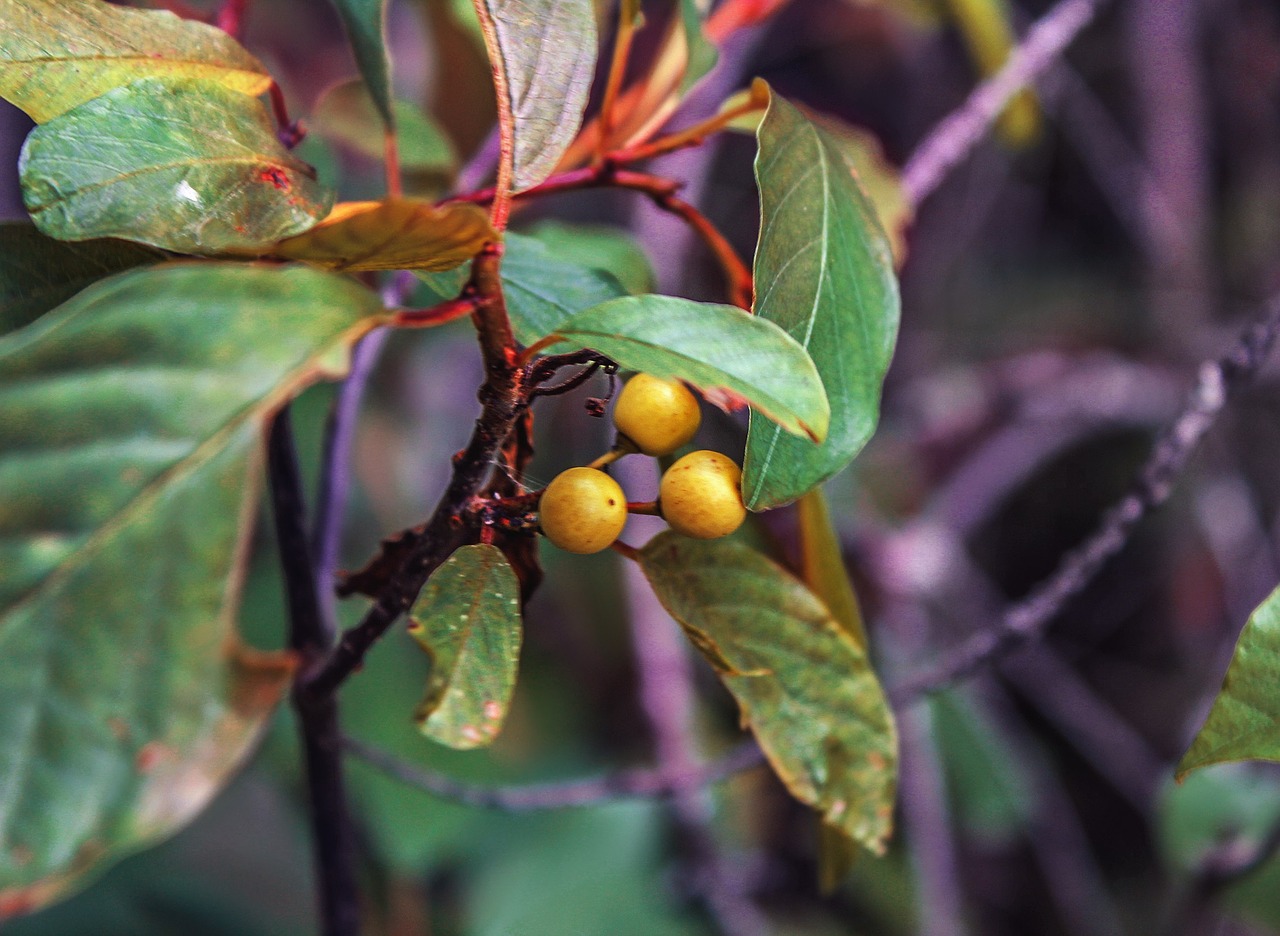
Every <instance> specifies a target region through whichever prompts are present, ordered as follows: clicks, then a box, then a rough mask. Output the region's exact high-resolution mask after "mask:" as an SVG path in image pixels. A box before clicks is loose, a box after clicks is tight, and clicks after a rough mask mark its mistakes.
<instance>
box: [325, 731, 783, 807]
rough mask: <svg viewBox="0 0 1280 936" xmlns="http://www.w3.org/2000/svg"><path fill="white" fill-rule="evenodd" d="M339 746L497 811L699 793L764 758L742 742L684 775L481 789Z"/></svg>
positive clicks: (624, 774)
mask: <svg viewBox="0 0 1280 936" xmlns="http://www.w3.org/2000/svg"><path fill="white" fill-rule="evenodd" d="M342 743H343V746H344V747H346V749H347V750H348V751H350V752H351V753H352V754H353V755H355V756H356V757H359V758H360V759H361V760H363V761H366V762H368V763H369V764H371V765H372V766H374V767H376V768H378V769H379V770H381V771H382V772H383V773H385V774H386V775H387V776H389V777H393V778H394V779H396V780H399V781H400V782H401V783H405V784H407V785H409V786H412V787H416V788H418V789H419V790H423V791H425V792H427V793H430V794H431V795H432V796H438V797H440V798H441V799H447V800H450V801H452V802H455V803H462V804H463V805H465V806H475V807H477V808H480V809H496V810H499V811H501V812H537V811H540V810H548V809H571V808H576V807H582V806H599V805H602V804H605V803H614V802H618V801H619V800H627V799H649V798H652V797H655V796H672V795H674V794H676V793H680V792H682V791H684V790H699V789H702V788H704V787H707V786H711V785H712V784H716V783H720V782H721V781H723V780H727V779H728V778H729V777H732V776H734V775H735V774H738V773H741V772H743V771H744V770H750V769H751V768H753V767H758V766H760V765H761V764H763V763H764V755H763V754H761V753H760V748H759V747H758V746H757V745H756V743H755V741H744V742H743V743H742V744H740V745H738V746H737V747H735V748H734V749H733V750H731V751H730V752H729V753H728V754H726V755H725V756H724V757H721V758H720V759H718V760H715V761H711V762H710V763H706V764H700V765H698V766H697V767H694V768H691V769H689V770H688V771H687V772H685V773H682V774H676V773H672V772H671V771H668V770H663V769H661V768H657V767H647V768H641V769H637V770H620V771H617V772H615V773H607V774H601V775H600V776H598V777H589V778H586V779H582V780H565V781H560V782H556V783H532V784H526V785H521V786H482V785H479V784H472V783H465V782H463V781H461V780H456V779H454V778H453V777H449V776H445V775H444V774H440V773H436V772H434V771H431V770H426V769H424V768H422V767H419V766H417V765H416V764H411V763H409V762H408V761H404V760H401V759H400V758H398V757H396V756H395V755H394V754H388V753H387V752H386V751H383V750H382V749H380V748H377V747H374V746H372V745H370V744H366V743H365V742H363V741H360V740H357V739H355V738H350V737H348V738H344V739H343V742H342Z"/></svg>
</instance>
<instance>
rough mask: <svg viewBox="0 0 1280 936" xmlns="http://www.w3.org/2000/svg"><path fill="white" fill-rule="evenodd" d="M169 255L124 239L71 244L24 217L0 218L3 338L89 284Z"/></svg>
mask: <svg viewBox="0 0 1280 936" xmlns="http://www.w3.org/2000/svg"><path fill="white" fill-rule="evenodd" d="M164 257H165V255H164V254H162V253H161V252H160V251H158V250H152V249H151V248H149V247H143V246H141V245H139V244H130V243H127V242H125V241H115V240H96V241H84V242H83V243H79V244H68V243H65V242H63V241H57V240H54V239H53V238H51V237H45V236H44V235H43V234H41V233H40V232H39V231H37V230H36V229H35V228H34V227H32V226H31V225H30V224H28V223H26V222H25V221H4V222H0V336H3V335H4V334H5V333H6V332H11V331H13V330H14V329H15V328H21V327H22V326H23V325H26V324H27V323H29V322H33V321H35V320H36V319H37V318H39V317H40V316H41V315H43V314H44V313H46V312H48V311H49V310H50V309H52V308H53V307H54V306H56V305H58V304H60V303H62V302H65V301H66V300H68V299H70V298H71V297H72V296H74V295H75V294H76V293H78V292H79V291H80V290H82V289H84V288H85V287H86V286H88V285H89V284H90V283H93V282H96V281H97V280H100V279H103V278H104V277H107V276H110V275H111V274H112V273H118V272H120V271H121V270H127V269H128V268H129V267H135V266H142V265H144V264H147V263H156V262H158V261H160V260H163V259H164Z"/></svg>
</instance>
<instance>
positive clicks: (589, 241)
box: [528, 221, 657, 308]
mask: <svg viewBox="0 0 1280 936" xmlns="http://www.w3.org/2000/svg"><path fill="white" fill-rule="evenodd" d="M528 233H529V236H531V237H534V238H536V239H537V240H539V241H541V242H542V243H543V244H545V245H546V247H547V249H548V250H550V251H551V253H552V254H554V255H555V256H557V257H573V260H574V262H575V263H581V264H582V265H584V266H587V267H591V268H592V269H595V270H603V271H604V272H605V273H607V274H609V275H610V276H611V277H613V278H616V279H617V281H618V282H619V283H621V284H622V286H623V288H624V289H625V290H626V291H627V292H628V293H629V294H631V295H633V296H638V295H640V294H641V293H648V292H653V291H654V289H655V287H656V284H657V279H656V277H655V276H654V273H653V265H652V264H651V263H650V262H649V256H648V254H646V253H645V252H644V248H643V247H641V246H640V244H638V243H637V242H636V240H635V238H633V237H632V236H631V235H629V234H627V233H626V232H624V231H623V230H621V229H620V228H614V227H607V226H605V225H602V224H565V223H563V222H561V221H541V222H539V223H538V224H536V225H534V226H533V227H532V228H530V229H529V231H528ZM607 298H613V297H607ZM603 301H604V299H603V298H601V299H597V300H596V302H603ZM596 302H590V303H587V304H586V305H584V306H582V308H586V307H587V306H589V305H595V304H596Z"/></svg>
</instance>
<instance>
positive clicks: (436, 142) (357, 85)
mask: <svg viewBox="0 0 1280 936" xmlns="http://www.w3.org/2000/svg"><path fill="white" fill-rule="evenodd" d="M391 112H392V114H393V115H394V116H395V121H396V135H397V137H398V138H399V141H400V168H401V169H402V170H404V172H405V173H427V172H452V171H453V169H454V168H455V167H456V166H457V163H458V154H457V153H456V152H454V149H453V143H452V142H450V140H449V138H448V137H447V136H446V135H445V133H444V131H443V130H442V129H440V127H438V126H437V125H436V123H435V121H434V120H432V119H431V118H430V117H428V116H427V115H426V114H425V113H423V112H422V111H421V110H420V109H419V108H417V107H415V106H413V105H412V104H410V103H409V102H408V101H399V100H393V101H392V102H391ZM310 124H311V128H312V130H313V131H314V132H315V133H319V134H320V135H321V136H325V137H328V138H330V139H332V140H336V141H337V142H339V143H342V144H343V145H345V146H349V147H351V148H352V149H354V150H356V151H357V152H359V153H361V154H363V155H365V156H369V157H372V158H374V159H381V158H382V157H383V154H384V147H383V140H382V131H383V126H382V118H381V116H380V115H379V113H378V109H377V105H375V104H374V102H373V97H372V96H371V95H370V94H369V89H368V87H367V86H366V85H365V84H364V82H362V81H345V82H343V83H342V84H339V85H335V86H334V87H332V88H330V89H329V90H328V91H326V92H325V93H324V94H323V95H322V96H321V98H320V100H319V102H318V103H317V104H316V107H315V111H314V113H313V114H312V115H311V121H310Z"/></svg>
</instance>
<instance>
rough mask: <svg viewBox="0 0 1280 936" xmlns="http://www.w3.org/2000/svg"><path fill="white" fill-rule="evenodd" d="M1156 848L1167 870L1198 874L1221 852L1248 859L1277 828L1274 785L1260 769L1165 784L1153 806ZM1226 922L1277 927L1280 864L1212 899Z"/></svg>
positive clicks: (1279, 816)
mask: <svg viewBox="0 0 1280 936" xmlns="http://www.w3.org/2000/svg"><path fill="white" fill-rule="evenodd" d="M1158 817H1159V826H1158V831H1159V843H1160V850H1161V852H1162V853H1163V855H1164V859H1165V861H1166V862H1167V864H1168V866H1169V867H1170V868H1172V869H1175V870H1176V871H1177V872H1178V873H1180V874H1186V875H1195V874H1197V873H1201V874H1202V873H1203V871H1204V868H1205V866H1206V861H1207V860H1208V859H1209V856H1211V855H1214V854H1215V853H1216V854H1218V855H1221V854H1222V852H1223V850H1224V849H1230V850H1231V851H1232V852H1234V853H1236V854H1245V855H1248V854H1251V853H1255V852H1256V850H1258V849H1261V848H1262V847H1263V844H1264V842H1265V841H1266V839H1267V837H1268V836H1269V835H1270V834H1271V831H1272V829H1273V828H1274V827H1275V824H1276V823H1277V822H1280V783H1277V778H1276V774H1275V772H1274V771H1272V770H1268V769H1266V768H1265V767H1263V765H1261V764H1218V765H1216V766H1213V767H1209V768H1207V769H1205V770H1197V771H1196V772H1195V773H1193V774H1191V776H1189V777H1187V779H1186V782H1185V783H1173V782H1170V783H1168V784H1167V785H1166V787H1165V789H1164V791H1163V795H1162V796H1161V798H1160V802H1159V812H1158ZM1215 900H1216V902H1217V903H1218V904H1219V905H1220V906H1221V907H1222V909H1224V910H1226V911H1228V912H1229V913H1230V915H1231V916H1238V917H1242V918H1244V919H1246V920H1248V921H1249V922H1251V923H1252V924H1254V926H1256V927H1260V928H1261V929H1262V930H1263V931H1266V932H1272V931H1274V930H1276V929H1277V928H1278V927H1280V861H1277V860H1276V859H1275V858H1274V857H1272V858H1271V859H1270V860H1268V861H1266V862H1264V863H1263V864H1262V866H1261V867H1258V868H1254V869H1252V870H1251V871H1250V872H1249V874H1247V875H1246V876H1245V877H1244V878H1242V879H1241V880H1239V881H1236V882H1235V883H1234V884H1233V885H1232V886H1230V887H1228V888H1227V889H1226V890H1225V891H1224V892H1223V893H1222V894H1220V895H1218V896H1217V897H1216V898H1215Z"/></svg>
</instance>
